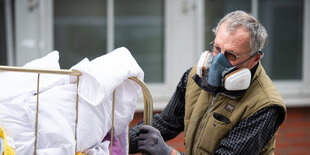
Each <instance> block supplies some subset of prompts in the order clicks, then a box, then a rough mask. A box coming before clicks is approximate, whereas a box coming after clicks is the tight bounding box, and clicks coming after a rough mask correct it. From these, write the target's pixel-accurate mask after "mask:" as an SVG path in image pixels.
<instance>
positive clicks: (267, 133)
mask: <svg viewBox="0 0 310 155" xmlns="http://www.w3.org/2000/svg"><path fill="white" fill-rule="evenodd" d="M213 31H214V33H215V36H216V37H215V39H214V41H212V42H211V43H210V46H211V50H210V52H207V53H206V54H202V58H200V61H201V62H199V63H198V66H197V65H196V66H194V67H193V68H191V69H189V70H187V71H186V72H185V73H184V75H183V77H182V78H181V80H180V82H179V84H178V86H177V88H176V91H175V93H174V94H173V96H172V98H171V100H170V102H169V104H168V105H167V106H166V108H165V109H164V110H163V111H162V113H161V114H157V115H155V116H154V119H153V124H152V125H153V127H152V126H147V125H142V122H141V123H139V124H138V125H136V126H135V127H133V128H132V129H131V130H130V143H131V145H130V152H132V153H135V152H140V151H141V152H146V153H147V154H154V155H162V154H166V155H170V154H183V153H181V152H178V151H176V150H175V149H173V148H171V147H170V146H168V145H167V144H166V143H165V142H164V140H165V141H166V140H169V139H172V138H174V137H175V136H177V135H178V134H179V133H180V132H182V131H184V141H185V153H186V154H247V155H248V154H273V153H274V149H275V138H276V132H277V130H278V128H279V126H280V125H281V124H282V123H283V121H284V120H285V117H286V108H285V105H284V104H283V100H282V98H281V96H280V94H279V92H278V91H277V89H276V88H275V86H274V85H273V83H272V81H271V80H270V78H269V77H268V75H267V74H266V73H265V71H264V69H263V67H262V65H261V62H260V61H259V60H260V58H261V57H262V55H263V53H262V52H261V50H262V48H263V47H264V45H265V43H266V41H267V37H268V34H267V32H266V30H265V28H264V27H263V26H262V25H261V24H260V23H259V21H258V20H257V19H255V18H254V17H253V16H252V15H250V14H247V13H245V12H243V11H234V12H231V13H229V14H227V15H226V16H225V17H224V18H222V19H221V20H220V22H219V23H218V25H217V27H216V28H215V29H214V30H213ZM199 64H200V65H199ZM201 64H202V66H201ZM203 74H206V75H203Z"/></svg>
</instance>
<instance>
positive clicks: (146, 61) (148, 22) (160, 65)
mask: <svg viewBox="0 0 310 155" xmlns="http://www.w3.org/2000/svg"><path fill="white" fill-rule="evenodd" d="M137 6H141V7H137ZM163 21H164V4H163V0H130V1H128V0H116V1H115V47H121V46H125V47H127V48H128V49H129V51H131V52H132V55H133V56H134V57H135V59H136V60H137V62H138V64H139V65H140V66H141V68H142V70H143V71H144V75H145V77H144V80H145V81H146V82H164V65H165V63H164V46H163V44H164V25H163Z"/></svg>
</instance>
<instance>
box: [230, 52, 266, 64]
mask: <svg viewBox="0 0 310 155" xmlns="http://www.w3.org/2000/svg"><path fill="white" fill-rule="evenodd" d="M258 53H261V54H262V56H263V55H264V53H263V52H261V51H258V52H256V53H255V54H253V55H252V56H250V57H249V58H247V59H246V60H244V61H242V62H240V63H239V64H237V65H235V66H234V67H237V66H240V65H242V64H244V63H245V62H247V61H249V60H250V59H251V58H253V57H255V56H256V55H257V54H258Z"/></svg>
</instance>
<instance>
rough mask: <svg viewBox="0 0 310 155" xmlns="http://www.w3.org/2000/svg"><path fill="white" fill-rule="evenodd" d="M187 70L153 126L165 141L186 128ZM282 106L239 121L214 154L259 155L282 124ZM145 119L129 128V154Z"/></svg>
mask: <svg viewBox="0 0 310 155" xmlns="http://www.w3.org/2000/svg"><path fill="white" fill-rule="evenodd" d="M189 72H190V69H189V70H187V71H186V72H185V73H184V74H183V76H182V78H181V80H180V82H179V84H178V85H177V88H176V91H175V92H174V94H173V96H172V98H171V99H170V101H169V103H168V104H167V106H166V107H165V109H164V110H163V111H162V112H161V113H160V114H156V115H155V116H154V118H153V121H152V126H153V127H155V128H157V129H158V130H159V131H160V133H161V135H162V137H163V138H164V140H165V141H167V140H170V139H172V138H174V137H176V136H177V135H178V134H179V133H181V132H182V131H184V114H185V91H186V83H187V78H188V74H189ZM280 112H281V109H280V108H279V107H276V106H272V107H267V108H264V109H261V110H260V111H258V112H256V113H255V114H253V115H252V116H250V117H248V118H246V119H244V120H242V121H241V122H239V123H238V124H237V125H236V126H235V127H234V128H233V129H232V130H231V131H230V133H229V134H228V135H227V136H226V137H225V138H224V139H222V140H221V142H220V144H219V145H218V148H217V149H216V151H215V154H259V152H260V151H261V150H262V149H263V147H264V146H265V144H266V143H267V142H268V141H269V140H270V138H271V137H272V136H273V135H274V134H275V132H276V131H277V129H278V127H279V126H280V122H281V120H279V117H278V116H279V114H280ZM142 124H143V122H140V123H139V124H137V125H136V126H134V127H133V128H131V129H130V149H129V151H130V153H137V152H139V150H138V144H137V137H138V135H139V129H140V127H141V126H142Z"/></svg>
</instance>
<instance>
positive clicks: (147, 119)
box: [0, 65, 153, 155]
mask: <svg viewBox="0 0 310 155" xmlns="http://www.w3.org/2000/svg"><path fill="white" fill-rule="evenodd" d="M1 71H11V72H28V73H36V74H37V103H36V122H35V143H34V155H36V154H37V134H38V118H39V113H38V111H39V92H40V74H42V73H43V74H63V75H69V76H76V78H77V82H76V87H77V89H76V118H75V153H76V154H77V123H78V110H79V94H78V88H79V79H80V76H81V75H82V73H81V72H79V71H77V70H66V69H57V70H53V69H38V68H23V67H13V66H1V65H0V73H1ZM129 79H130V80H133V81H135V82H136V83H137V84H139V85H140V87H141V88H142V92H143V98H144V114H143V119H144V124H146V125H151V124H152V117H153V100H152V96H151V93H150V91H149V89H148V88H147V86H146V84H145V83H144V82H143V81H142V80H140V79H138V78H136V77H129ZM112 104H113V105H112V129H111V148H110V154H112V145H113V136H114V131H113V126H114V107H115V90H114V91H113V102H112Z"/></svg>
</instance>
